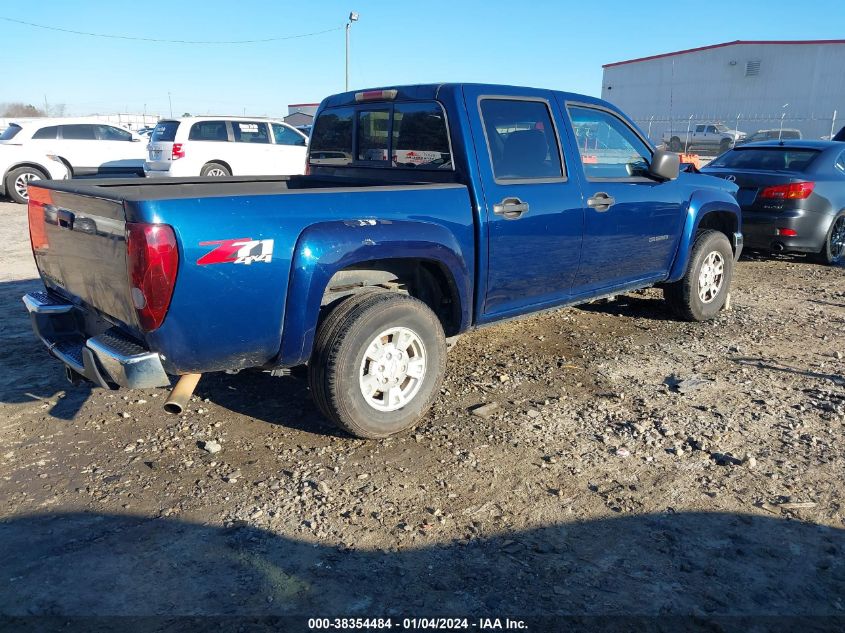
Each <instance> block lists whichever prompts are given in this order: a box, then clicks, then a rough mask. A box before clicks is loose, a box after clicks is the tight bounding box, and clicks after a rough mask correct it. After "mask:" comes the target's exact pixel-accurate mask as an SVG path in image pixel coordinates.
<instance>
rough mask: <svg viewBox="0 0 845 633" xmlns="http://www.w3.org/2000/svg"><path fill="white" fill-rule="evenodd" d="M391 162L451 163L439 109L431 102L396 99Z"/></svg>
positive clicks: (427, 166)
mask: <svg viewBox="0 0 845 633" xmlns="http://www.w3.org/2000/svg"><path fill="white" fill-rule="evenodd" d="M393 164H394V165H395V166H396V167H418V168H423V169H432V168H433V169H440V168H451V167H452V154H451V153H450V152H449V133H448V132H447V131H446V118H445V116H444V115H443V110H441V109H440V107H439V106H438V105H437V104H433V103H397V104H396V107H395V108H394V111H393Z"/></svg>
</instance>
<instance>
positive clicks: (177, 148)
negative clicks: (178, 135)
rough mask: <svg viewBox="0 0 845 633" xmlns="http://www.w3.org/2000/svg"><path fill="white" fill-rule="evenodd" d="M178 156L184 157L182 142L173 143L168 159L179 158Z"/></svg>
mask: <svg viewBox="0 0 845 633" xmlns="http://www.w3.org/2000/svg"><path fill="white" fill-rule="evenodd" d="M180 158H185V150H183V149H182V143H173V149H171V150H170V160H179V159H180Z"/></svg>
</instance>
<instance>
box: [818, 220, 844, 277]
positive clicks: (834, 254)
mask: <svg viewBox="0 0 845 633" xmlns="http://www.w3.org/2000/svg"><path fill="white" fill-rule="evenodd" d="M813 259H815V260H816V261H817V262H819V263H821V264H827V265H828V266H830V265H833V264H839V263H842V261H843V260H845V213H841V214H839V215H838V216H837V217H836V219H835V220H834V221H833V223H832V224H831V225H830V230H829V231H828V232H827V237H825V240H824V246H822V249H821V250H820V251H819V252H818V253H816V254H815V255H814V256H813Z"/></svg>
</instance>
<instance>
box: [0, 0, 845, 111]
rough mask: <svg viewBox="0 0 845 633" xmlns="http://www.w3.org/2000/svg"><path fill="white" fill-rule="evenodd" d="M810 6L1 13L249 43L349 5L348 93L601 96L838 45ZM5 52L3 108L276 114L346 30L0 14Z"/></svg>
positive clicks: (86, 7) (442, 5) (326, 90)
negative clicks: (492, 89)
mask: <svg viewBox="0 0 845 633" xmlns="http://www.w3.org/2000/svg"><path fill="white" fill-rule="evenodd" d="M781 4H782V5H783V8H782V9H780V8H778V7H779V5H781ZM801 7H802V8H800V9H799V10H796V5H795V3H794V2H785V1H782V0H768V1H761V0H731V1H729V2H728V1H722V0H710V1H709V2H706V3H701V2H687V1H684V0H671V1H665V0H652V1H640V2H633V1H627V2H618V1H616V0H604V1H593V2H588V1H583V0H582V1H581V2H570V1H563V0H561V1H558V2H555V1H552V0H537V1H530V0H521V1H515V0H509V1H504V0H489V1H487V2H483V1H480V0H451V1H443V0H428V1H416V2H414V1H410V0H404V1H400V0H393V1H390V2H388V1H382V0H342V1H336V0H323V1H314V2H289V1H283V0H279V1H276V2H272V1H269V0H238V1H237V2H232V1H226V2H224V1H220V0H203V1H202V2H200V1H198V0H168V1H162V0H142V1H141V2H114V1H110V2H105V1H100V2H93V1H86V0H76V1H75V2H67V1H66V0H30V1H29V2H26V3H11V2H8V1H7V2H0V16H5V17H11V18H16V19H21V20H26V21H30V22H34V23H39V24H44V25H49V26H56V27H61V28H66V29H73V30H80V31H89V32H100V33H111V34H118V35H127V36H134V37H148V38H164V39H186V40H240V39H261V38H269V37H280V36H286V35H297V34H301V33H309V32H315V31H323V30H326V29H331V28H333V27H341V26H342V25H343V24H344V22H345V19H346V16H347V15H348V14H349V11H350V10H355V11H358V12H359V13H360V16H361V19H360V21H359V22H357V23H356V24H355V25H354V26H353V27H352V55H351V72H350V75H351V78H350V85H351V88H364V87H374V86H379V85H390V84H400V83H422V82H437V81H475V82H491V83H514V84H523V85H533V86H542V87H550V88H558V89H563V90H570V91H573V92H583V93H587V94H594V95H597V94H599V93H600V91H601V65H602V64H604V63H608V62H614V61H620V60H623V59H629V58H633V57H640V56H645V55H653V54H657V53H663V52H669V51H673V50H679V49H683V48H691V47H695V46H703V45H707V44H715V43H718V42H723V41H730V40H736V39H834V38H837V37H842V30H841V26H842V25H843V24H845V3H843V2H842V1H841V0H813V1H812V2H809V3H805V4H804V5H801ZM13 8H14V10H13ZM24 8H25V10H21V9H24ZM838 27H839V28H838ZM0 59H2V60H3V67H4V68H5V69H6V70H7V74H6V78H7V80H6V81H3V82H2V84H0V86H2V87H0V102H7V101H24V102H29V103H33V104H35V105H41V106H43V104H44V97H45V95H46V97H47V100H48V102H50V103H64V104H66V107H67V110H68V113H72V114H91V113H109V112H117V111H131V112H141V111H142V110H143V109H144V108H145V107H146V111H147V112H148V113H159V114H162V115H168V114H169V106H168V96H167V95H168V92H170V93H171V97H172V102H173V112H174V114H177V115H178V114H181V113H182V112H185V111H188V112H191V113H194V114H204V113H230V114H243V113H244V112H245V113H246V114H254V115H265V114H266V115H278V114H284V113H286V106H287V104H288V103H299V102H311V101H315V102H316V101H320V99H322V98H323V97H324V96H326V95H328V94H331V93H334V92H340V91H342V90H343V80H344V77H343V71H344V34H343V30H342V29H340V30H337V31H333V32H330V33H325V34H322V35H316V36H313V37H307V38H301V39H293V40H288V41H277V42H267V43H260V44H242V45H184V44H163V43H150V42H142V41H125V40H112V39H101V38H94V37H85V36H78V35H71V34H67V33H59V32H54V31H46V30H41V29H36V28H32V27H28V26H23V25H19V24H12V23H8V22H3V21H0ZM10 69H17V70H15V71H14V72H12V74H11V76H13V77H14V80H13V81H10V80H9V78H10V75H9V70H10ZM23 69H25V71H24V70H23Z"/></svg>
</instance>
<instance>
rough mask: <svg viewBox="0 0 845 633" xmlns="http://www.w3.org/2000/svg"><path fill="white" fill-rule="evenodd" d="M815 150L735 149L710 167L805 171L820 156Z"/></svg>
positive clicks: (723, 155)
mask: <svg viewBox="0 0 845 633" xmlns="http://www.w3.org/2000/svg"><path fill="white" fill-rule="evenodd" d="M818 154H819V152H818V150H814V149H779V148H774V147H772V148H769V147H749V148H747V149H734V150H731V151H729V152H727V153H725V154H722V155H721V156H720V157H719V158H717V159H716V160H714V161H713V162H712V163H710V165H708V166H709V167H728V168H731V169H762V170H767V171H768V170H781V169H785V170H788V171H803V170H805V169H807V168H808V167H809V166H810V164H811V163H812V162H813V160H814V159H815V158H816V156H818Z"/></svg>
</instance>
